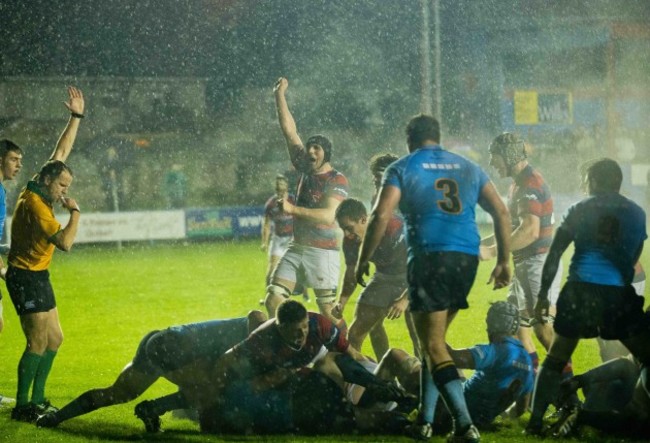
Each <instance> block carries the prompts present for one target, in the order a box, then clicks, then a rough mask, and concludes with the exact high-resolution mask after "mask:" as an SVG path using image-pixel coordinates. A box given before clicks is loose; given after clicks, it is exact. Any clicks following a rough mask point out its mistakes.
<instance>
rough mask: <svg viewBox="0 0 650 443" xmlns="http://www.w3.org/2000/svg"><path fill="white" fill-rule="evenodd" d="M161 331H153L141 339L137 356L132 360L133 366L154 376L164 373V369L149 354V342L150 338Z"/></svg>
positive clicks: (136, 352)
mask: <svg viewBox="0 0 650 443" xmlns="http://www.w3.org/2000/svg"><path fill="white" fill-rule="evenodd" d="M159 332H160V331H151V332H149V333H147V335H145V336H144V337H143V338H142V340H140V344H139V345H138V349H137V350H136V351H135V356H134V357H133V360H131V366H132V367H133V368H134V369H137V370H138V371H140V372H142V373H144V374H147V375H152V376H160V375H161V374H162V373H163V370H162V369H161V368H160V367H159V366H158V365H157V364H156V363H155V362H153V361H151V359H150V358H149V355H148V354H147V344H148V343H149V339H150V338H151V337H153V336H154V335H156V334H157V333H159Z"/></svg>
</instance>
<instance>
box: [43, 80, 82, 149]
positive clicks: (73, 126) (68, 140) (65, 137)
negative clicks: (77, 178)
mask: <svg viewBox="0 0 650 443" xmlns="http://www.w3.org/2000/svg"><path fill="white" fill-rule="evenodd" d="M64 105H65V107H66V108H68V110H69V111H70V119H69V120H68V124H67V125H66V127H65V129H64V130H63V132H62V133H61V136H60V137H59V141H58V142H57V143H56V147H55V148H54V152H52V155H51V156H50V160H60V161H62V162H65V161H66V160H67V158H68V155H70V151H72V146H73V145H74V141H75V139H76V138H77V131H78V130H79V123H80V122H81V118H80V116H83V113H84V108H85V103H84V97H83V93H82V92H81V90H80V89H77V88H75V87H74V86H70V87H68V101H67V102H64Z"/></svg>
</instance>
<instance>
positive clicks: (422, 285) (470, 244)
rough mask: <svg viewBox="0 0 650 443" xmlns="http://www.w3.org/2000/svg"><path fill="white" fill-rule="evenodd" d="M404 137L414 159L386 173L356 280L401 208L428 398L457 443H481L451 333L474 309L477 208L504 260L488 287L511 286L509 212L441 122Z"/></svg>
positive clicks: (422, 122)
mask: <svg viewBox="0 0 650 443" xmlns="http://www.w3.org/2000/svg"><path fill="white" fill-rule="evenodd" d="M406 135H407V144H408V149H409V152H410V154H409V155H407V156H405V157H402V158H401V159H400V160H398V161H397V162H395V163H393V164H392V165H391V166H389V167H388V169H387V170H386V172H385V173H384V179H383V185H382V187H381V191H380V193H379V199H378V200H377V202H376V204H375V207H374V209H373V211H372V214H371V215H370V220H369V221H368V227H367V229H366V235H365V236H364V240H363V244H362V246H361V253H360V255H359V261H358V263H357V267H356V272H355V273H356V278H357V281H358V282H359V283H360V284H365V281H364V276H365V275H367V274H368V270H369V263H370V259H371V257H372V256H373V254H374V252H375V250H376V249H377V247H378V246H379V244H380V243H381V239H382V237H383V236H384V234H385V232H386V228H387V226H388V223H389V221H390V220H391V218H392V217H393V213H394V211H395V209H396V208H397V207H398V205H399V209H400V211H401V213H402V214H403V216H404V218H405V220H406V226H407V245H408V255H409V262H408V283H409V306H410V309H411V313H412V315H413V319H414V322H415V327H416V330H417V333H418V338H419V341H420V343H421V347H422V355H423V360H424V365H423V369H422V371H421V372H422V374H423V382H422V386H424V393H425V397H426V396H427V395H433V396H435V397H437V395H438V393H439V394H440V395H441V396H442V398H443V401H444V403H445V405H446V406H447V408H448V409H449V412H450V413H451V415H452V417H453V420H454V432H453V435H452V436H450V439H451V441H474V442H476V441H479V440H480V435H479V432H478V430H477V429H476V427H475V426H474V425H473V423H472V418H471V417H470V415H469V412H468V410H467V405H466V403H465V398H464V396H463V388H462V383H461V381H460V378H459V375H458V371H457V369H456V365H455V364H454V362H453V360H452V358H451V356H450V355H449V351H448V349H447V346H446V343H445V335H446V331H447V329H448V327H449V325H450V323H451V321H452V320H453V318H454V317H455V316H456V313H457V312H458V310H459V309H466V308H467V307H468V306H469V305H468V303H467V295H468V294H469V291H470V289H471V287H472V284H473V282H474V278H475V276H476V270H477V267H478V254H479V244H480V236H479V233H478V227H477V225H476V215H475V207H476V205H477V204H480V205H481V207H483V209H485V210H486V211H487V212H488V213H489V214H490V215H491V216H492V218H493V220H494V229H495V234H496V241H497V249H498V251H497V255H498V259H497V264H496V266H495V268H494V270H493V271H492V273H491V275H490V280H489V282H490V283H491V282H494V288H495V289H498V288H502V287H505V286H507V285H508V284H509V283H510V264H509V259H510V248H509V240H510V225H509V214H508V209H507V208H506V207H505V205H504V204H503V202H502V201H501V198H500V197H499V195H498V193H497V191H496V188H495V187H494V185H493V184H492V182H491V181H490V180H489V178H488V177H487V174H486V173H485V172H484V171H483V170H482V169H481V168H480V167H479V166H478V165H476V164H474V163H473V162H471V161H469V160H467V159H465V158H463V157H461V156H459V155H457V154H453V153H451V152H449V151H446V150H444V149H442V147H441V146H440V145H439V143H440V126H439V124H438V121H437V120H436V119H435V118H433V117H431V116H428V115H418V116H416V117H414V118H412V119H411V121H410V122H409V123H408V125H407V127H406ZM432 380H433V381H432ZM434 382H435V386H434ZM426 401H428V400H427V399H426V398H425V399H421V402H423V403H426Z"/></svg>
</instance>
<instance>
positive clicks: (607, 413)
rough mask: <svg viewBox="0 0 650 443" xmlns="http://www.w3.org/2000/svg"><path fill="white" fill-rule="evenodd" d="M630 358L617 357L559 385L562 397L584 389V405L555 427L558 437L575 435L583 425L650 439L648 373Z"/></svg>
mask: <svg viewBox="0 0 650 443" xmlns="http://www.w3.org/2000/svg"><path fill="white" fill-rule="evenodd" d="M630 357H631V356H628V358H616V359H614V360H610V361H608V362H606V363H604V364H602V365H600V366H597V367H595V368H593V369H591V370H589V371H587V372H585V373H584V374H580V375H576V376H575V377H573V378H572V379H569V380H566V381H564V382H562V384H561V385H560V397H561V398H566V397H567V396H570V395H573V394H574V393H575V392H576V391H577V390H578V389H582V393H583V394H584V397H585V402H584V404H583V405H582V406H579V407H577V408H574V410H573V412H572V413H571V414H567V415H565V416H563V417H561V419H560V420H559V421H558V422H557V423H555V424H553V426H552V427H551V431H552V433H553V435H554V436H556V437H568V436H571V435H575V434H576V433H577V432H578V430H579V429H580V427H581V426H591V427H593V428H596V429H600V430H602V431H605V432H608V433H615V434H619V435H627V436H631V437H633V438H634V439H635V440H636V439H638V438H642V437H644V436H645V437H646V438H647V437H650V386H649V385H648V370H647V368H645V369H644V370H643V371H640V368H639V365H638V364H637V363H636V362H634V361H633V359H632V358H630Z"/></svg>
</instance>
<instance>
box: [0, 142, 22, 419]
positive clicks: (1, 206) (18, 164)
mask: <svg viewBox="0 0 650 443" xmlns="http://www.w3.org/2000/svg"><path fill="white" fill-rule="evenodd" d="M22 160H23V151H22V149H20V147H19V146H18V145H16V144H15V143H13V142H12V141H10V140H0V236H2V232H3V230H4V227H5V219H6V218H7V190H6V189H5V187H4V184H3V183H2V182H4V181H6V180H13V179H14V178H15V177H16V175H18V173H19V172H20V169H21V168H22V166H23V163H22ZM0 246H1V247H2V249H6V250H8V246H7V245H0ZM3 253H4V252H3ZM6 274H7V267H6V266H5V264H4V261H3V260H2V257H0V278H1V279H3V280H4V279H5V275H6ZM3 329H4V319H3V317H2V293H1V292H0V333H1V332H2V330H3ZM14 401H15V400H14V399H13V398H11V397H7V396H4V395H1V394H0V406H1V405H5V404H9V403H13V402H14Z"/></svg>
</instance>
